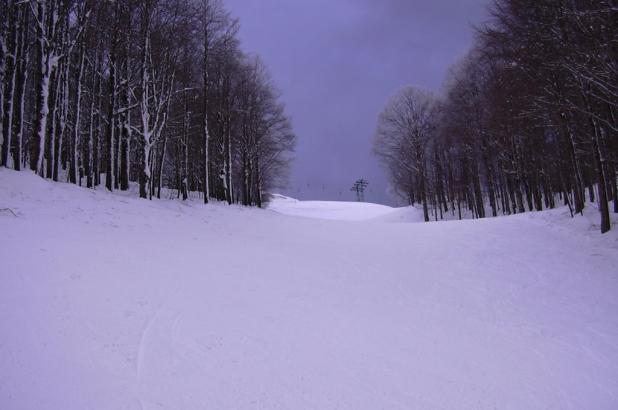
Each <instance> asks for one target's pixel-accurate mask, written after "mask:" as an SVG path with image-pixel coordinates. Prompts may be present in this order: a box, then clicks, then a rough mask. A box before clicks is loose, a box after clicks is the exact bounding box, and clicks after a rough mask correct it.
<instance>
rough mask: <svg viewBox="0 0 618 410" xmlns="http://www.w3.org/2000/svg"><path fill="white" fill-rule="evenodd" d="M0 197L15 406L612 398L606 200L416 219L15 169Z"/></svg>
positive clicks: (0, 259) (2, 340)
mask: <svg viewBox="0 0 618 410" xmlns="http://www.w3.org/2000/svg"><path fill="white" fill-rule="evenodd" d="M2 208H10V209H11V210H12V211H13V212H15V215H16V216H14V215H13V214H11V212H7V211H0V232H1V233H2V242H1V245H2V246H0V266H1V268H0V270H1V273H2V286H1V287H0V335H1V336H0V408H3V409H20V410H21V409H42V408H45V409H110V410H111V409H114V410H118V409H200V408H209V409H378V408H380V409H382V408H384V409H615V408H618V315H617V314H616V312H618V297H616V295H618V269H617V268H616V267H617V266H618V235H617V232H618V229H617V228H618V226H614V230H613V231H612V232H610V233H609V234H608V235H604V236H602V235H600V234H599V233H598V229H597V227H595V226H593V224H594V223H597V219H598V218H597V215H596V212H595V211H594V210H593V209H590V210H588V211H587V212H588V213H587V214H586V215H585V216H584V217H578V218H575V219H570V218H569V217H568V211H567V210H565V209H558V210H555V211H550V212H543V213H538V214H527V215H518V216H514V217H504V218H496V219H488V220H478V221H461V222H459V221H453V222H442V223H430V224H422V223H405V222H402V223H400V222H397V221H400V220H403V221H409V220H414V212H415V211H414V210H413V209H408V210H405V209H404V210H401V209H388V208H387V207H380V206H377V205H363V204H342V203H327V204H325V203H315V202H314V203H304V202H298V201H294V200H292V199H283V198H275V199H274V200H273V203H272V205H271V209H269V210H258V209H245V208H241V207H236V206H232V207H228V206H224V205H221V204H214V205H208V206H204V205H202V204H200V203H199V201H198V200H195V201H190V202H188V203H181V202H179V201H173V200H162V201H152V202H150V201H144V200H139V199H136V198H134V197H130V196H127V195H122V194H119V193H114V194H109V193H106V192H104V191H102V190H99V191H91V190H87V189H85V188H79V187H75V186H71V185H68V184H60V183H52V182H49V181H46V180H43V179H40V178H38V177H36V176H35V175H33V174H31V173H28V172H22V173H17V172H14V171H9V170H6V169H1V170H0V209H2ZM282 213H284V214H288V215H284V214H282ZM290 214H293V215H301V216H303V217H299V216H293V215H290ZM307 216H309V217H307ZM318 216H319V218H316V217H318ZM337 218H339V219H348V220H345V221H342V220H335V219H337Z"/></svg>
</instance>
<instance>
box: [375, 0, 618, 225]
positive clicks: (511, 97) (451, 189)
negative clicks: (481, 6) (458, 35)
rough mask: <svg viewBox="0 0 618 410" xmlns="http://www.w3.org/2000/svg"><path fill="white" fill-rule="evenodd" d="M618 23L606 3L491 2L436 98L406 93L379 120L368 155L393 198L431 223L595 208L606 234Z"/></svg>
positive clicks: (616, 142)
mask: <svg viewBox="0 0 618 410" xmlns="http://www.w3.org/2000/svg"><path fill="white" fill-rule="evenodd" d="M617 21H618V9H617V8H616V2H615V1H613V0H577V1H571V0H495V1H494V2H493V3H492V5H491V6H490V8H489V19H488V21H486V23H485V24H481V25H479V26H477V27H476V40H475V44H474V45H473V47H472V49H471V50H470V52H469V53H468V55H467V56H466V57H465V58H464V59H463V60H462V61H461V62H460V63H459V64H457V65H456V66H455V67H453V68H452V69H451V71H450V73H449V76H448V79H447V81H446V84H445V85H444V89H445V90H444V93H443V96H441V97H437V96H435V95H433V94H432V93H429V92H426V91H423V90H420V89H416V88H412V87H408V88H405V89H403V90H401V91H400V92H399V93H398V94H397V95H396V96H394V97H393V98H392V99H391V101H390V102H389V104H388V105H387V107H386V108H385V109H384V111H383V113H382V114H381V116H380V119H379V124H378V128H377V131H376V136H375V140H374V151H375V153H376V154H377V156H378V157H379V158H380V160H381V162H382V163H383V165H385V167H386V168H387V170H388V171H389V174H390V178H391V182H392V186H393V188H394V190H395V191H396V192H397V194H398V195H399V196H400V197H402V198H403V199H405V200H406V201H407V202H408V203H409V204H412V205H414V204H422V207H423V211H424V219H425V220H426V221H429V220H430V219H433V218H435V219H436V220H438V219H441V218H443V217H444V213H447V212H453V214H454V215H456V216H458V217H459V219H461V217H462V212H468V213H471V214H472V215H473V216H474V217H475V218H484V217H486V216H497V215H499V214H505V215H508V214H516V213H522V212H527V211H541V210H544V209H550V208H554V207H557V206H561V205H567V206H568V207H569V208H570V210H571V214H572V215H573V214H577V213H581V212H582V211H583V209H584V207H585V206H598V208H599V211H600V218H601V224H600V226H601V231H602V232H607V231H608V230H610V228H611V223H610V215H609V214H610V212H611V211H612V209H611V208H612V206H611V204H610V202H611V201H613V212H615V213H618V188H617V186H616V170H617V169H618V119H617V115H618V111H617V110H618V65H617V63H618V31H617V29H618V25H616V22H617ZM593 204H594V205H593ZM462 209H463V211H462ZM432 214H433V215H432Z"/></svg>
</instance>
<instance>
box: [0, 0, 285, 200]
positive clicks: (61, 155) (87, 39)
mask: <svg viewBox="0 0 618 410" xmlns="http://www.w3.org/2000/svg"><path fill="white" fill-rule="evenodd" d="M0 16H2V18H0V108H1V109H0V131H1V141H0V144H1V157H0V164H1V165H2V166H5V167H10V168H13V169H15V170H21V169H23V168H29V169H31V170H32V171H34V172H36V173H37V174H39V175H41V176H43V177H45V178H50V179H53V180H55V181H58V180H67V181H68V182H71V183H74V184H79V185H83V186H86V187H88V188H94V187H97V186H100V185H101V186H102V185H104V186H105V188H106V189H108V190H110V191H113V190H128V189H129V188H130V183H131V182H136V183H138V184H139V195H140V197H142V198H150V199H152V198H153V196H156V197H159V198H160V197H161V191H162V188H170V189H171V190H173V192H174V193H175V195H177V196H178V197H182V198H183V199H187V198H188V197H189V193H190V192H199V193H201V194H200V195H201V196H202V197H203V200H204V202H206V203H207V202H208V201H209V199H213V198H214V199H217V200H222V201H227V202H228V203H230V204H231V203H242V204H244V205H257V206H262V202H263V201H264V195H265V193H266V192H268V191H269V190H270V189H272V188H274V187H277V186H280V185H281V184H283V183H284V182H285V179H286V175H287V170H288V166H289V163H290V160H291V153H292V152H293V149H294V145H295V135H294V133H293V131H292V127H291V124H290V121H289V118H288V117H287V115H286V113H285V110H284V106H283V105H282V103H281V102H280V98H279V97H280V96H279V94H278V92H277V90H276V88H275V87H274V85H273V82H272V80H271V78H270V76H269V74H268V71H267V69H266V67H265V65H264V64H263V62H262V61H261V60H260V59H259V57H255V56H249V55H247V54H246V53H244V52H243V51H242V49H241V47H240V42H239V39H238V30H239V23H238V20H236V19H235V18H233V17H232V16H231V15H230V13H229V12H228V11H227V10H226V9H225V7H224V5H223V4H222V2H221V1H218V0H142V1H137V0H115V1H98V0H45V1H35V0H4V1H2V2H0Z"/></svg>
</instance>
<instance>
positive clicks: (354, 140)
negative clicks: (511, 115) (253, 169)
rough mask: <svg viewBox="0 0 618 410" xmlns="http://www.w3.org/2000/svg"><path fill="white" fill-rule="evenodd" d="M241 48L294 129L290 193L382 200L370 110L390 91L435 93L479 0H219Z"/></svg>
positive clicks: (384, 183)
mask: <svg viewBox="0 0 618 410" xmlns="http://www.w3.org/2000/svg"><path fill="white" fill-rule="evenodd" d="M225 2H226V4H227V6H228V8H229V9H230V10H231V11H232V13H233V14H234V15H235V16H236V17H239V18H240V25H241V30H240V38H241V40H242V43H243V49H244V50H245V51H247V52H249V53H256V54H259V55H261V56H262V57H263V60H264V61H265V63H266V65H267V66H268V67H269V69H270V71H271V73H272V75H273V79H274V82H275V83H276V85H277V86H278V88H279V89H280V91H281V92H282V99H283V102H284V103H285V104H286V106H287V112H288V114H289V115H290V116H291V117H292V122H293V125H294V130H295V132H296V134H297V135H298V147H297V151H296V160H295V162H294V164H293V167H292V175H291V178H290V187H289V189H288V190H286V191H284V192H283V193H285V194H287V195H290V196H293V197H296V198H299V199H331V200H351V199H354V194H353V193H352V192H350V187H351V186H352V184H353V183H354V181H355V180H356V179H358V178H361V177H362V178H365V179H367V180H368V181H369V183H370V186H369V189H368V192H367V194H366V197H367V198H366V199H367V200H368V201H371V202H379V203H387V204H392V203H393V199H392V198H391V197H390V195H389V194H388V192H387V190H388V178H387V176H386V174H385V172H384V171H383V170H382V169H381V167H380V166H379V164H378V162H377V160H376V158H375V157H374V156H373V155H372V153H371V139H372V136H373V133H374V131H375V128H376V121H377V117H378V115H379V113H380V111H381V110H382V108H383V107H384V105H385V104H386V102H387V101H388V99H389V97H390V96H392V95H393V94H394V93H395V92H396V91H397V90H399V89H400V88H401V87H403V86H405V85H414V86H417V87H421V88H425V89H428V90H433V91H435V92H439V91H440V90H441V85H442V82H443V80H444V77H445V74H446V72H447V70H448V67H449V66H451V65H452V64H453V63H455V62H457V60H458V59H459V58H461V57H462V56H463V55H464V54H465V53H466V51H467V50H468V48H469V47H470V45H471V43H472V37H473V29H472V25H473V24H476V23H479V22H481V21H482V20H483V19H484V16H485V7H486V4H487V3H488V0H225Z"/></svg>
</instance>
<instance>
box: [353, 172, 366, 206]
mask: <svg viewBox="0 0 618 410" xmlns="http://www.w3.org/2000/svg"><path fill="white" fill-rule="evenodd" d="M368 185H369V182H367V181H365V180H364V179H362V178H361V179H359V180H357V181H356V182H355V183H354V185H353V186H352V188H351V189H350V191H352V192H356V200H357V201H358V202H365V188H367V186H368Z"/></svg>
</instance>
